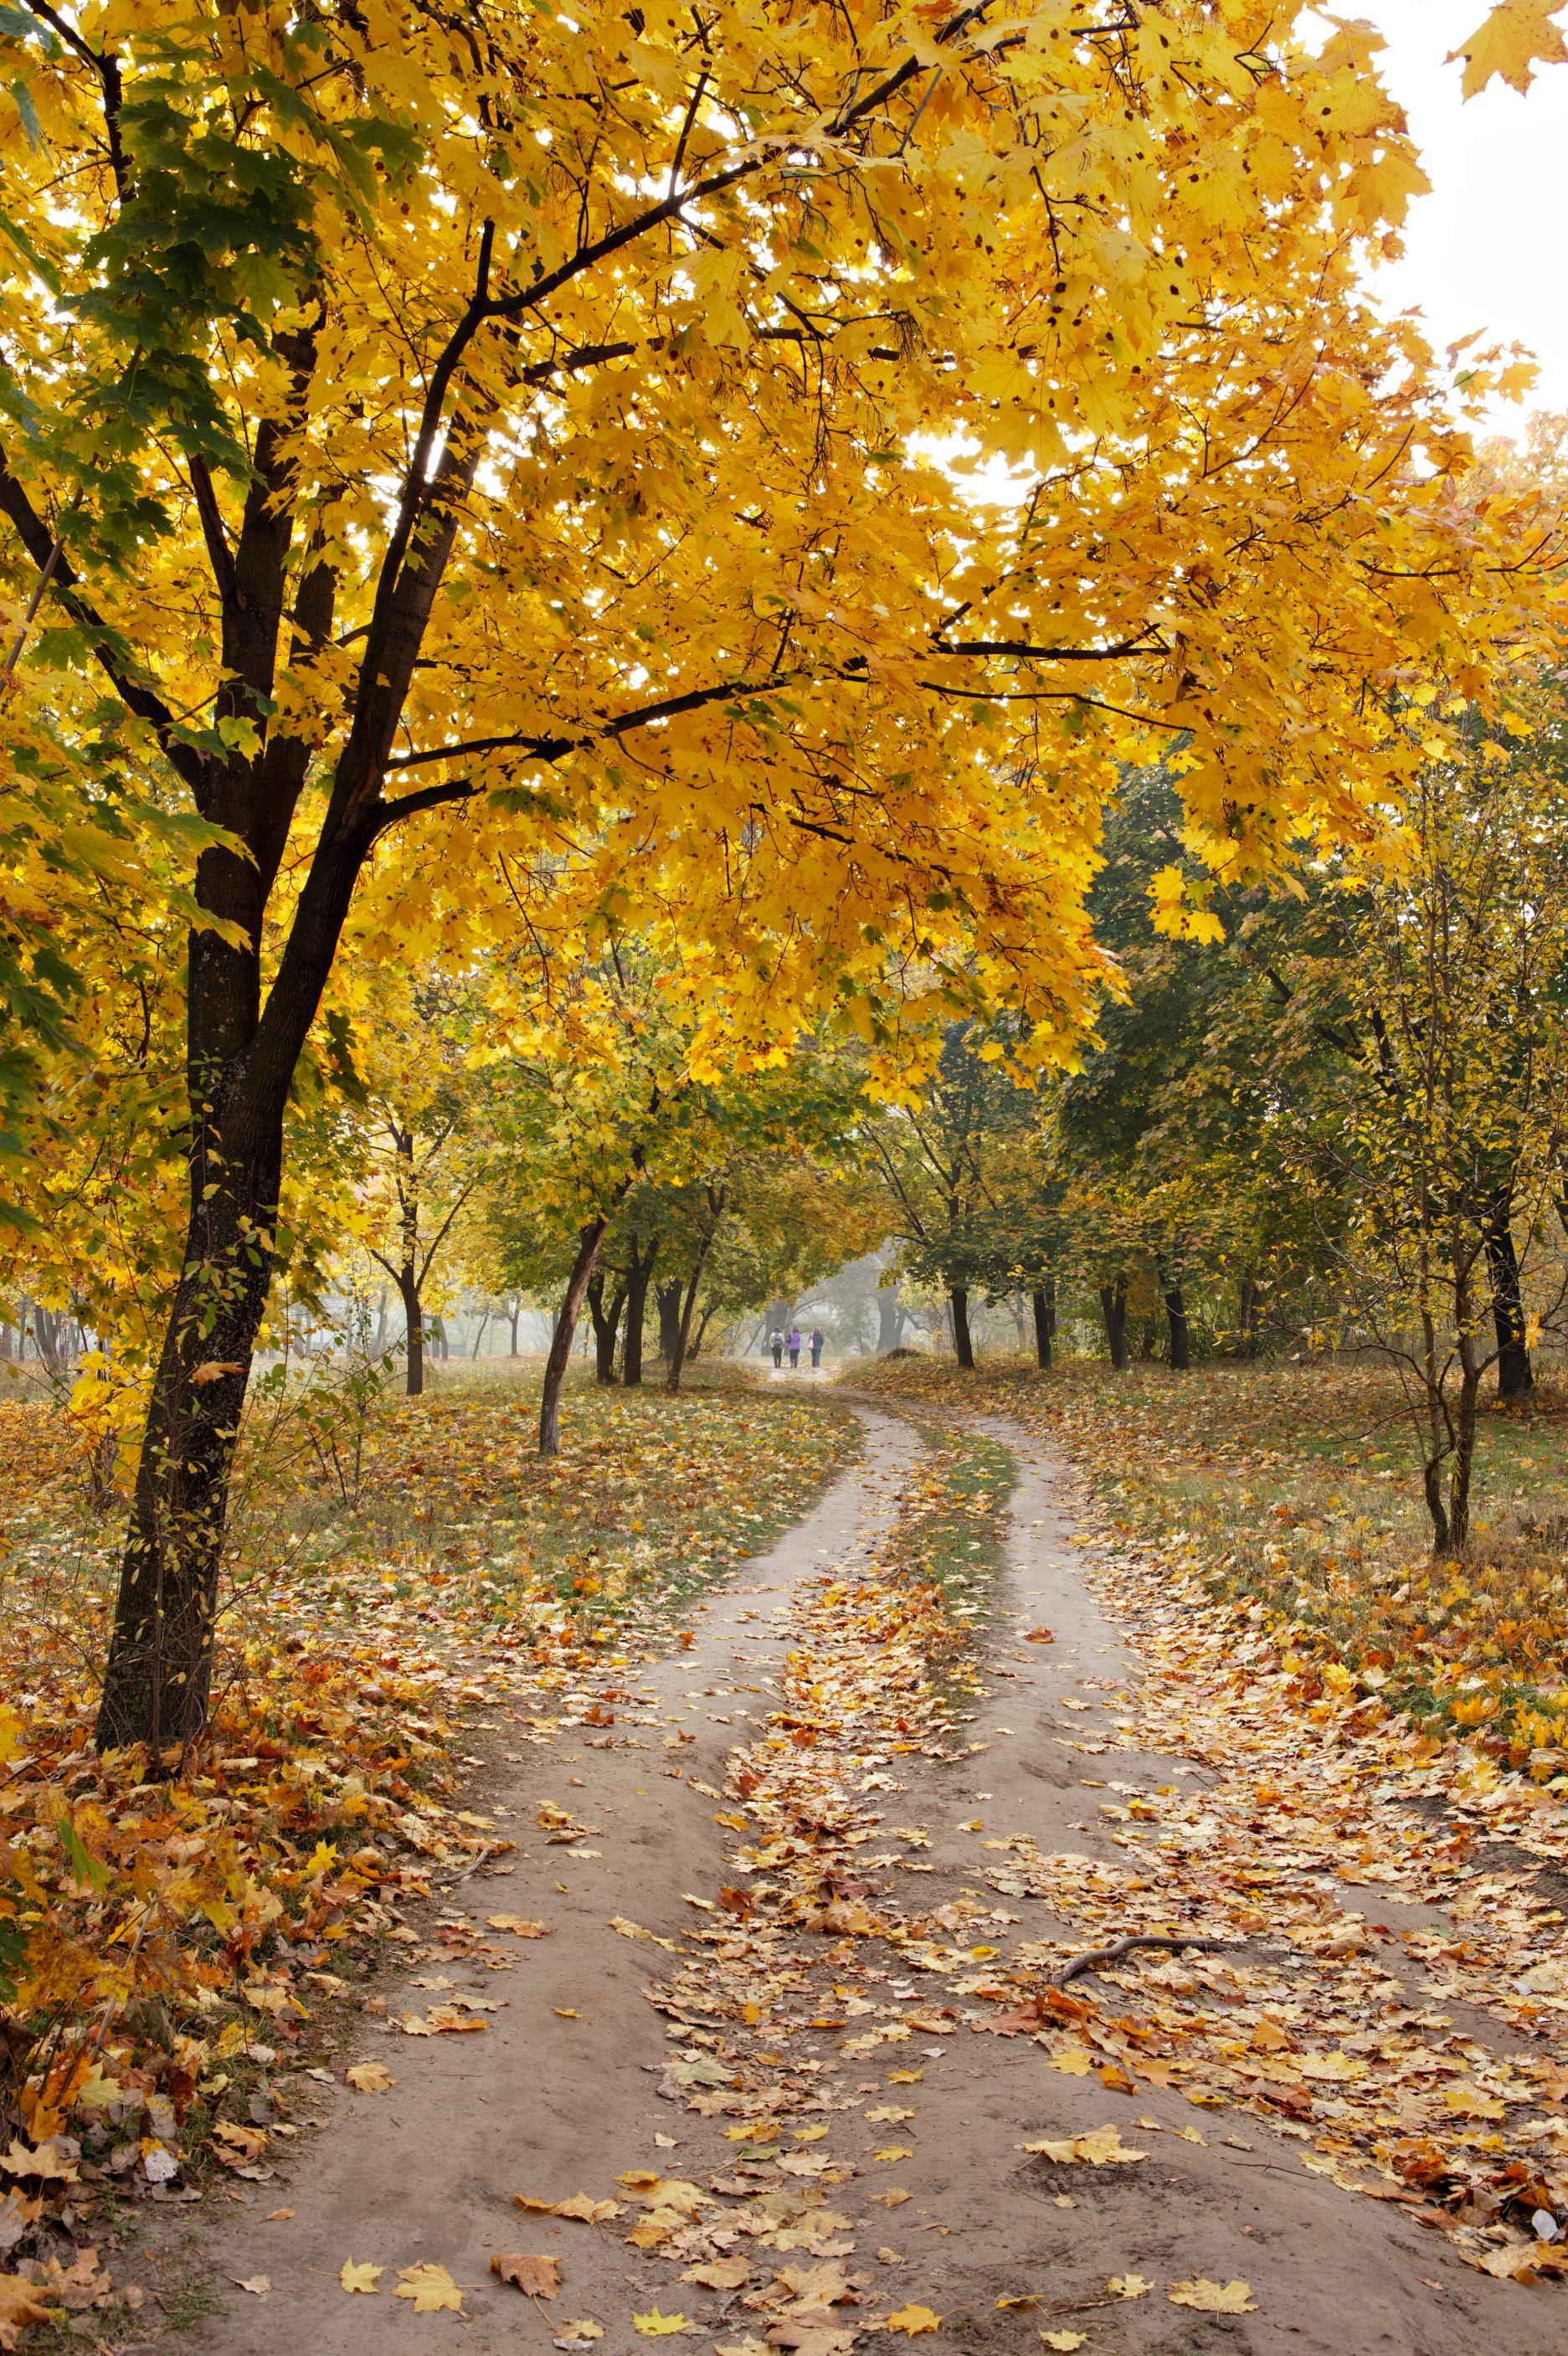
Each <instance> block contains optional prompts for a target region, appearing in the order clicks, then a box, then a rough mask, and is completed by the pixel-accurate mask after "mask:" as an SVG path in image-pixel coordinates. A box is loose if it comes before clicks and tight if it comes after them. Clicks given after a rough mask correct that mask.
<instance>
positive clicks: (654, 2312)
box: [632, 2307, 688, 2340]
mask: <svg viewBox="0 0 1568 2356" xmlns="http://www.w3.org/2000/svg"><path fill="white" fill-rule="evenodd" d="M632 2329H633V2330H634V2331H640V2332H641V2333H642V2335H643V2338H644V2339H645V2340H663V2339H665V2338H667V2336H668V2334H669V2333H671V2332H673V2331H685V2330H686V2329H688V2325H687V2320H686V2318H685V2316H684V2315H661V2314H660V2313H659V2311H658V2308H656V2307H652V2308H649V2309H648V2312H647V2313H646V2315H634V2316H633V2318H632Z"/></svg>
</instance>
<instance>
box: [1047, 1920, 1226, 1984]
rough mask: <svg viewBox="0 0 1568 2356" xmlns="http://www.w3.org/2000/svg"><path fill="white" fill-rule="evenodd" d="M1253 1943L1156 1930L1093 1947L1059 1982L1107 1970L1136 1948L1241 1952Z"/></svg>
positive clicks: (1061, 1973)
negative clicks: (1167, 1934)
mask: <svg viewBox="0 0 1568 2356" xmlns="http://www.w3.org/2000/svg"><path fill="white" fill-rule="evenodd" d="M1251 1944H1252V1942H1251V1940H1249V1939H1200V1938H1198V1937H1197V1936H1196V1935H1194V1936H1193V1937H1191V1938H1181V1937H1177V1938H1163V1937H1157V1936H1156V1935H1155V1934H1154V1933H1148V1934H1147V1935H1136V1936H1134V1937H1132V1938H1129V1939H1118V1940H1117V1941H1116V1943H1115V1945H1114V1946H1110V1947H1093V1948H1092V1949H1091V1950H1090V1952H1089V1954H1086V1955H1074V1956H1073V1958H1072V1962H1071V1963H1070V1964H1069V1965H1066V1967H1065V1968H1064V1969H1063V1970H1062V1971H1061V1972H1060V1973H1059V1974H1058V1975H1057V1980H1056V1985H1057V1987H1066V1986H1067V1983H1068V1981H1069V1980H1075V1979H1077V1978H1078V1977H1079V1976H1080V1975H1081V1974H1082V1973H1083V1972H1099V1971H1104V1967H1105V1965H1107V1964H1119V1963H1120V1962H1121V1960H1122V1957H1123V1956H1124V1955H1130V1954H1132V1952H1133V1950H1134V1949H1135V1948H1136V1947H1164V1948H1166V1949H1167V1950H1168V1952H1170V1953H1171V1954H1179V1953H1180V1951H1181V1950H1182V1949H1183V1948H1184V1947H1200V1948H1202V1949H1203V1951H1204V1952H1205V1954H1240V1952H1241V1950H1242V1949H1243V1947H1247V1946H1250V1945H1251Z"/></svg>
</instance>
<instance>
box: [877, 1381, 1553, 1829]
mask: <svg viewBox="0 0 1568 2356" xmlns="http://www.w3.org/2000/svg"><path fill="white" fill-rule="evenodd" d="M868 1381H869V1387H870V1388H871V1390H872V1391H873V1393H880V1394H881V1395H883V1396H886V1397H888V1398H893V1399H899V1398H908V1399H912V1400H924V1401H926V1402H927V1403H928V1404H929V1403H934V1402H941V1401H945V1402H947V1403H948V1404H949V1405H951V1404H954V1403H955V1402H957V1401H959V1400H960V1399H967V1400H970V1401H971V1402H977V1401H988V1402H989V1403H990V1404H991V1405H993V1406H1001V1407H1002V1408H1005V1410H1006V1411H1007V1412H1008V1413H1009V1414H1016V1415H1017V1416H1019V1419H1021V1420H1022V1421H1023V1422H1024V1423H1025V1424H1026V1425H1027V1426H1029V1428H1030V1429H1032V1430H1040V1431H1044V1432H1049V1433H1051V1434H1054V1435H1055V1436H1056V1437H1058V1438H1059V1439H1060V1440H1061V1442H1062V1443H1063V1444H1064V1445H1065V1446H1066V1447H1067V1448H1068V1449H1069V1450H1070V1451H1071V1452H1072V1455H1073V1457H1074V1458H1075V1460H1076V1461H1077V1462H1079V1463H1081V1464H1082V1465H1083V1466H1084V1467H1086V1468H1087V1469H1088V1470H1089V1471H1090V1472H1092V1473H1093V1476H1094V1479H1095V1481H1096V1483H1097V1485H1098V1486H1099V1488H1100V1491H1101V1494H1103V1495H1104V1498H1105V1499H1106V1501H1107V1503H1108V1505H1109V1506H1110V1507H1111V1510H1112V1512H1113V1514H1114V1516H1115V1520H1116V1523H1117V1525H1118V1526H1119V1527H1120V1528H1121V1529H1123V1530H1124V1531H1125V1532H1127V1533H1129V1534H1136V1535H1137V1536H1139V1537H1145V1538H1147V1539H1148V1540H1149V1541H1150V1542H1151V1543H1154V1544H1157V1546H1158V1547H1160V1549H1161V1552H1162V1554H1163V1555H1164V1557H1165V1558H1166V1559H1168V1560H1173V1561H1176V1562H1178V1563H1179V1564H1181V1565H1183V1566H1185V1567H1189V1568H1191V1569H1194V1570H1196V1571H1197V1572H1198V1573H1199V1574H1200V1577H1201V1578H1202V1579H1203V1580H1204V1581H1205V1583H1206V1584H1207V1585H1208V1586H1209V1587H1210V1588H1211V1590H1212V1591H1213V1592H1214V1593H1216V1594H1219V1595H1224V1596H1229V1597H1236V1598H1245V1599H1255V1600H1257V1601H1260V1602H1262V1603H1263V1604H1264V1605H1265V1606H1266V1607H1267V1608H1268V1611H1269V1612H1270V1614H1271V1616H1272V1617H1275V1618H1277V1620H1278V1622H1280V1624H1281V1626H1282V1629H1283V1630H1284V1632H1285V1633H1286V1634H1287V1635H1288V1636H1290V1637H1291V1638H1292V1639H1293V1640H1294V1641H1295V1642H1296V1644H1299V1645H1300V1646H1301V1647H1302V1648H1303V1649H1304V1650H1306V1651H1307V1652H1309V1653H1310V1654H1311V1655H1313V1656H1314V1657H1316V1658H1319V1659H1322V1660H1323V1661H1325V1662H1326V1663H1327V1664H1328V1665H1338V1666H1339V1667H1342V1668H1344V1669H1345V1670H1347V1671H1349V1673H1350V1674H1351V1675H1352V1676H1354V1678H1355V1679H1356V1683H1357V1686H1358V1689H1359V1690H1360V1691H1361V1692H1363V1693H1366V1694H1376V1695H1378V1696H1379V1697H1381V1699H1382V1700H1383V1701H1384V1702H1385V1703H1386V1704H1388V1705H1390V1706H1392V1707H1397V1708H1401V1709H1403V1710H1404V1711H1406V1712H1408V1713H1409V1714H1410V1716H1411V1717H1412V1719H1413V1721H1414V1722H1415V1723H1416V1724H1417V1725H1419V1726H1420V1727H1421V1728H1422V1729H1423V1730H1424V1733H1425V1734H1426V1735H1427V1736H1428V1737H1429V1739H1430V1740H1432V1741H1433V1742H1435V1743H1438V1744H1446V1743H1449V1742H1451V1741H1453V1740H1455V1739H1459V1740H1463V1741H1467V1742H1479V1743H1480V1744H1481V1746H1482V1747H1483V1748H1484V1749H1486V1750H1487V1751H1488V1752H1489V1753H1490V1754H1491V1755H1492V1756H1493V1757H1495V1758H1497V1759H1499V1761H1502V1762H1506V1763H1507V1764H1509V1765H1510V1766H1512V1767H1514V1768H1518V1769H1520V1770H1522V1771H1523V1772H1527V1773H1528V1774H1530V1775H1531V1776H1533V1777H1534V1778H1535V1779H1536V1780H1537V1781H1539V1782H1541V1783H1546V1784H1549V1785H1552V1787H1553V1788H1554V1789H1556V1790H1557V1791H1558V1792H1559V1793H1561V1794H1568V1398H1565V1397H1564V1395H1563V1392H1562V1391H1561V1390H1560V1389H1559V1388H1557V1387H1554V1386H1552V1385H1544V1386H1542V1387H1541V1389H1540V1391H1539V1392H1538V1394H1537V1396H1536V1398H1534V1399H1533V1401H1531V1403H1530V1404H1529V1405H1527V1406H1524V1407H1517V1408H1516V1407H1510V1408H1507V1409H1503V1410H1499V1409H1497V1408H1495V1407H1494V1408H1493V1409H1492V1411H1490V1412H1488V1413H1487V1414H1486V1415H1484V1416H1483V1418H1482V1423H1481V1432H1480V1440H1479V1446H1478V1450H1477V1481H1476V1492H1477V1514H1476V1529H1475V1543H1474V1547H1473V1548H1472V1558H1471V1559H1470V1560H1468V1561H1467V1562H1466V1563H1465V1564H1463V1565H1462V1566H1457V1567H1456V1566H1453V1565H1435V1564H1434V1563H1433V1561H1432V1559H1431V1555H1430V1536H1429V1532H1428V1528H1427V1526H1426V1523H1425V1518H1424V1511H1423V1507H1422V1504H1421V1494H1420V1483H1419V1478H1418V1475H1417V1473H1416V1471H1415V1468H1414V1464H1413V1455H1412V1445H1411V1440H1410V1438H1409V1435H1408V1430H1407V1427H1406V1425H1405V1423H1404V1419H1403V1409H1402V1404H1401V1402H1400V1400H1399V1398H1398V1395H1397V1392H1396V1391H1395V1390H1394V1389H1393V1388H1392V1385H1391V1384H1390V1383H1389V1381H1388V1380H1387V1378H1386V1377H1384V1376H1381V1375H1380V1374H1379V1373H1378V1372H1377V1370H1375V1369H1372V1368H1369V1367H1366V1366H1359V1365H1349V1366H1338V1367H1328V1366H1322V1365H1306V1366H1296V1365H1288V1364H1279V1363H1269V1362H1264V1363H1260V1364H1258V1365H1249V1366H1236V1365H1219V1366H1211V1367H1204V1368H1197V1369H1195V1370H1194V1371H1193V1372H1192V1373H1190V1374H1189V1375H1185V1376H1171V1375H1170V1374H1169V1373H1168V1371H1167V1370H1166V1369H1165V1368H1163V1367H1159V1366H1149V1367H1144V1366H1135V1367H1131V1368H1129V1369H1128V1371H1127V1372H1126V1373H1125V1375H1122V1376H1113V1375H1111V1374H1110V1373H1109V1372H1108V1371H1107V1370H1104V1369H1102V1368H1100V1367H1090V1366H1085V1365H1083V1364H1082V1363H1070V1364H1069V1365H1067V1366H1066V1367H1065V1368H1064V1369H1063V1370H1061V1371H1060V1372H1058V1373H1055V1374H1052V1375H1049V1376H1040V1375H1038V1374H1037V1373H1035V1372H1034V1371H1033V1370H1032V1369H1028V1368H1024V1367H1022V1366H1020V1365H990V1366H983V1367H982V1368H981V1370H980V1371H979V1373H978V1374H977V1375H976V1376H968V1377H960V1376H958V1374H957V1370H956V1369H955V1368H954V1367H953V1366H952V1365H949V1364H947V1363H946V1362H944V1361H942V1360H933V1359H899V1360H894V1361H892V1362H891V1363H884V1364H883V1365H880V1366H878V1367H877V1368H876V1369H874V1370H873V1371H872V1372H871V1373H870V1374H869V1377H868Z"/></svg>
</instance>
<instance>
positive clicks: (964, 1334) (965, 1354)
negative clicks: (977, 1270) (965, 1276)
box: [947, 1284, 975, 1372]
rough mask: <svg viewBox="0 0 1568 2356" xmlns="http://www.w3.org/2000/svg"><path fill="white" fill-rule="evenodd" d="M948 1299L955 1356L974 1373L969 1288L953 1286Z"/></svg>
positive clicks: (958, 1285) (960, 1363)
mask: <svg viewBox="0 0 1568 2356" xmlns="http://www.w3.org/2000/svg"><path fill="white" fill-rule="evenodd" d="M947 1299H948V1302H949V1305H950V1306H951V1308H952V1311H953V1355H954V1356H955V1358H956V1359H957V1361H958V1363H959V1365H961V1366H967V1367H968V1368H969V1369H970V1371H971V1372H973V1370H974V1365H975V1344H974V1343H973V1342H972V1340H971V1339H970V1336H969V1288H968V1286H967V1285H964V1284H955V1285H953V1286H952V1287H951V1288H950V1289H949V1291H948V1295H947Z"/></svg>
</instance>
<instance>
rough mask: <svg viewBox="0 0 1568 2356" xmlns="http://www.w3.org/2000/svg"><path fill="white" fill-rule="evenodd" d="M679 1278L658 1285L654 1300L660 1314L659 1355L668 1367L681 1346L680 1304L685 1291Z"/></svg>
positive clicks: (655, 1289)
mask: <svg viewBox="0 0 1568 2356" xmlns="http://www.w3.org/2000/svg"><path fill="white" fill-rule="evenodd" d="M684 1289H685V1288H684V1287H683V1285H682V1284H681V1280H680V1279H679V1277H678V1276H675V1277H671V1278H670V1279H669V1280H668V1281H667V1283H664V1284H659V1285H656V1286H655V1288H654V1299H655V1301H656V1303H657V1305H658V1312H659V1355H660V1357H661V1358H663V1359H664V1361H665V1363H666V1365H668V1364H669V1362H670V1361H671V1359H673V1358H674V1356H675V1354H676V1351H677V1348H678V1347H679V1345H680V1303H681V1295H682V1292H683V1290H684Z"/></svg>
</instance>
